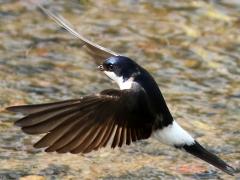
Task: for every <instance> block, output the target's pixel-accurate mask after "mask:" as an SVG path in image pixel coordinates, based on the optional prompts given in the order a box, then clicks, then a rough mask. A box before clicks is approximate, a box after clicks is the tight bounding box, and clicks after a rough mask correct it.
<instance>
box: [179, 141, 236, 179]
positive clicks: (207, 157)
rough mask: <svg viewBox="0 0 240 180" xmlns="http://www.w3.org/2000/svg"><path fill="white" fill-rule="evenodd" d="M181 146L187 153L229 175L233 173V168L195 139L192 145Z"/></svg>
mask: <svg viewBox="0 0 240 180" xmlns="http://www.w3.org/2000/svg"><path fill="white" fill-rule="evenodd" d="M182 148H183V149H184V150H185V151H187V152H188V153H190V154H192V155H194V156H196V157H198V158H200V159H202V160H204V161H206V162H208V163H210V164H211V165H213V166H215V167H217V168H219V169H221V170H222V171H224V172H226V173H227V174H229V175H232V176H233V175H234V172H235V169H234V168H233V167H231V166H229V165H228V164H227V163H225V162H224V161H223V160H221V159H220V158H219V157H217V156H216V155H214V154H212V153H210V152H209V151H207V150H206V149H204V148H203V147H202V146H201V145H200V144H199V143H198V142H197V141H195V143H194V144H192V145H184V146H182Z"/></svg>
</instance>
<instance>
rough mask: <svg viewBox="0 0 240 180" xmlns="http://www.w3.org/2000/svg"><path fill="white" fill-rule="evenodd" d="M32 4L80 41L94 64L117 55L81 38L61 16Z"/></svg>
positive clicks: (39, 5)
mask: <svg viewBox="0 0 240 180" xmlns="http://www.w3.org/2000/svg"><path fill="white" fill-rule="evenodd" d="M32 3H34V4H36V5H37V6H38V7H39V8H40V9H41V10H42V11H43V12H44V13H45V14H46V15H47V16H49V17H50V18H52V19H53V20H54V21H55V22H56V23H57V24H58V25H60V26H61V27H63V28H64V29H65V30H67V31H68V32H69V33H71V34H72V35H74V36H75V37H77V38H78V39H80V40H81V41H82V46H86V48H87V52H88V53H89V54H90V55H91V56H92V57H93V58H94V60H95V62H96V63H98V64H100V63H102V61H104V60H105V59H107V58H109V57H111V56H118V55H119V54H117V53H115V52H113V51H111V50H109V49H107V48H104V47H102V46H100V45H98V44H96V43H94V42H91V41H90V40H88V39H86V38H85V37H83V36H82V35H81V34H80V33H78V32H77V31H76V30H75V29H74V28H72V25H71V24H70V23H69V22H68V21H67V20H66V19H64V18H63V17H62V16H60V15H57V14H55V13H53V12H51V11H49V10H48V9H46V8H44V7H43V6H42V5H41V4H38V3H37V2H34V1H32Z"/></svg>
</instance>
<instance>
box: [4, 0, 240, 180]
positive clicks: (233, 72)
mask: <svg viewBox="0 0 240 180" xmlns="http://www.w3.org/2000/svg"><path fill="white" fill-rule="evenodd" d="M45 5H46V7H47V8H49V9H51V10H53V11H56V12H58V13H60V14H62V15H63V16H64V17H65V18H66V19H68V20H70V21H71V22H72V24H73V25H74V26H75V27H76V28H77V29H78V30H79V31H80V32H81V33H82V34H83V35H84V36H86V37H87V38H89V39H91V40H93V41H94V42H98V43H99V44H101V45H103V46H104V47H107V48H110V49H112V50H114V51H116V52H118V53H121V54H124V55H127V56H129V57H131V58H132V59H134V60H136V61H137V62H138V63H139V64H141V65H142V66H143V67H145V68H146V69H147V70H149V71H150V72H151V73H152V75H153V76H154V77H155V79H156V81H157V83H158V84H159V86H160V88H161V90H162V93H163V94H164V96H165V99H166V101H167V103H168V106H169V108H170V109H171V112H172V114H173V116H174V117H175V119H177V121H178V122H179V123H180V124H181V125H182V126H183V127H184V128H186V129H187V130H189V131H190V132H191V133H192V134H193V135H194V136H195V137H197V139H198V141H200V142H201V143H202V144H203V145H204V146H205V147H206V148H208V149H209V150H211V151H212V152H214V153H216V154H218V155H219V156H221V157H222V158H223V159H225V160H226V161H227V162H229V163H230V164H231V165H233V166H234V167H239V166H240V119H239V118H240V1H239V0H205V1H202V0H201V1H200V0H191V1H190V0H187V1H185V0H178V1H175V0H168V1H166V0H161V1H160V0H156V1H154V0H151V1H148V0H122V1H120V0H98V1H94V0H80V1H79V0H70V1H67V0H58V1H53V0H49V1H46V2H45ZM80 46H81V43H80V42H79V41H78V40H77V39H75V38H74V37H73V36H71V35H69V34H68V33H67V32H65V31H64V30H63V29H62V28H60V27H59V26H58V25H56V24H55V23H54V22H53V21H52V20H51V19H49V18H47V17H46V16H45V15H44V14H43V13H42V12H41V11H39V10H38V9H36V8H35V7H34V6H32V5H31V4H29V3H26V2H24V1H18V0H0V108H1V113H0V164H1V167H0V179H19V178H20V177H25V178H23V179H27V178H26V176H29V175H35V178H39V179H51V180H52V179H104V180H110V179H146V180H148V179H164V180H165V179H166V180H177V179H186V180H188V179H238V180H239V179H240V176H239V174H237V175H236V176H235V177H229V176H228V175H226V174H224V173H222V172H220V171H218V170H216V168H214V167H212V166H210V165H208V164H207V163H204V162H202V161H200V160H198V159H196V158H193V157H192V156H190V155H188V154H186V153H183V152H181V151H177V150H175V149H174V148H170V147H167V146H165V145H162V144H159V143H158V141H156V139H154V138H153V139H149V140H148V141H141V142H138V143H136V144H133V145H131V146H128V147H125V148H123V149H115V150H111V149H102V150H100V151H97V152H92V153H89V154H86V155H81V154H78V155H72V154H55V153H51V154H48V153H45V152H43V151H42V150H39V149H34V148H33V147H32V144H33V143H34V142H35V141H36V140H37V139H39V138H40V137H39V136H29V135H25V134H23V133H22V132H21V131H20V129H19V128H16V127H14V126H13V122H14V120H16V119H17V118H19V117H21V115H15V114H10V113H8V112H6V111H4V108H5V107H7V106H10V105H19V104H35V103H44V102H51V101H57V100H63V99H71V98H78V97H80V96H82V95H86V94H91V93H96V92H99V91H101V90H103V89H105V88H110V87H113V86H115V87H116V88H117V86H116V85H113V84H111V83H110V82H109V80H108V78H106V77H105V76H104V75H103V74H101V73H99V72H96V65H95V64H94V63H93V62H92V61H91V58H90V57H89V56H88V55H87V54H86V53H85V52H84V51H82V50H81V49H80ZM33 177H34V176H30V177H28V178H30V179H32V178H33Z"/></svg>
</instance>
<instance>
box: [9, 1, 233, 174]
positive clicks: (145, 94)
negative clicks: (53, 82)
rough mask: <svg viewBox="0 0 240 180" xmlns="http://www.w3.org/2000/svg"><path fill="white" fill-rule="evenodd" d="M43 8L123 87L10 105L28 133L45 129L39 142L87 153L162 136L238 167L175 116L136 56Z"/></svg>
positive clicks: (167, 141)
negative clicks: (85, 33) (86, 35)
mask: <svg viewBox="0 0 240 180" xmlns="http://www.w3.org/2000/svg"><path fill="white" fill-rule="evenodd" d="M38 6H39V8H40V9H41V10H42V11H43V12H44V13H46V14H47V15H48V16H49V17H51V18H52V19H53V20H54V21H56V22H57V23H58V24H59V25H60V26H62V27H63V28H65V29H66V30H67V31H68V32H70V33H71V34H73V35H74V36H75V37H77V38H78V39H79V40H80V41H81V42H82V46H85V47H86V48H87V50H88V53H89V54H90V55H91V56H92V57H94V58H95V59H96V62H97V63H99V66H98V68H99V70H100V71H101V72H103V73H105V74H106V75H107V76H108V77H109V78H110V79H111V80H113V81H115V82H116V83H117V84H118V86H119V89H106V90H103V91H102V92H100V93H96V94H92V95H88V96H85V97H80V98H79V99H72V100H65V101H60V102H53V103H46V104H37V105H20V106H11V107H8V108H7V110H9V111H12V112H19V113H23V114H24V115H25V117H23V118H21V119H20V120H17V121H16V122H15V124H16V125H17V126H19V127H21V129H22V131H23V132H25V133H27V134H45V136H44V137H43V138H42V139H40V140H39V141H38V142H37V143H36V144H34V147H35V148H45V151H46V152H58V153H67V152H70V153H88V152H91V151H93V150H98V149H100V148H103V147H105V146H107V145H110V146H111V147H112V148H115V147H122V146H123V145H130V144H131V143H133V142H136V141H138V140H142V139H147V138H150V137H151V136H154V137H156V138H157V139H158V140H159V141H160V142H162V143H165V144H167V145H170V146H173V147H175V148H177V149H183V150H185V151H186V152H188V153H190V154H192V155H194V156H196V157H198V158H200V159H202V160H204V161H206V162H208V163H210V164H211V165H213V166H215V167H217V168H219V169H220V170H222V171H224V172H226V173H227V174H229V175H233V174H234V172H235V170H234V168H233V167H231V166H230V165H228V164H227V163H226V162H224V161H223V160H221V159H220V158H219V157H217V156H216V155H214V154H213V153H211V152H209V151H208V150H206V149H205V148H204V147H202V146H201V145H200V144H199V143H198V142H197V141H196V140H195V139H194V138H193V137H192V136H191V135H190V134H189V133H188V132H187V131H185V130H184V129H183V128H182V127H181V126H180V125H179V124H178V123H177V122H176V121H175V120H174V119H173V117H172V115H171V113H170V111H169V109H168V106H167V104H166V102H165V100H164V97H163V95H162V93H161V91H160V89H159V87H158V85H157V83H156V82H155V80H154V78H153V77H152V76H151V75H150V73H149V72H148V71H147V70H145V69H144V68H143V67H141V66H140V65H139V64H137V63H136V62H135V61H133V60H132V59H130V58H128V57H125V56H122V55H119V54H117V53H115V52H113V51H111V50H108V49H106V48H104V47H102V46H100V45H97V44H95V43H93V42H91V41H89V40H87V39H86V38H84V37H83V36H82V35H81V34H79V33H78V32H77V31H76V30H74V29H73V28H72V26H71V25H70V24H69V23H68V22H67V21H66V20H65V19H64V18H63V17H61V16H59V15H57V14H55V13H52V12H51V11H49V10H47V9H45V8H44V7H43V6H41V5H38Z"/></svg>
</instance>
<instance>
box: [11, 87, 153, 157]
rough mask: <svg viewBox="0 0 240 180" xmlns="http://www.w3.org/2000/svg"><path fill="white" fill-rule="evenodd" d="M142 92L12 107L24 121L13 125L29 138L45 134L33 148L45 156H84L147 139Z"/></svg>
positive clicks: (149, 123)
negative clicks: (57, 154)
mask: <svg viewBox="0 0 240 180" xmlns="http://www.w3.org/2000/svg"><path fill="white" fill-rule="evenodd" d="M144 96H145V94H144V92H130V91H128V90H124V91H120V90H105V91H103V92H101V93H100V94H98V95H93V96H86V97H84V98H82V99H78V100H68V101H62V102H57V103H49V104H40V105H25V106H13V107H9V108H7V109H8V110H10V111H14V112H22V113H24V114H27V116H26V117H24V118H22V119H20V120H18V121H16V125H17V126H20V127H22V130H23V131H24V132H25V133H28V134H46V135H45V136H44V137H43V138H42V139H40V141H38V142H37V143H36V144H35V145H34V147H36V148H43V147H47V149H46V151H47V152H52V151H56V152H59V153H65V152H71V153H80V152H83V153H87V152H90V151H92V150H97V149H99V148H101V147H105V146H106V145H108V144H109V145H111V147H112V148H115V147H117V146H118V147H121V146H122V145H124V144H127V145H129V144H131V142H134V141H137V140H140V139H145V138H148V137H149V136H150V135H151V132H152V126H153V122H154V115H153V114H152V113H151V112H150V111H149V108H148V106H147V104H148V102H147V101H146V98H145V97H144Z"/></svg>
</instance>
